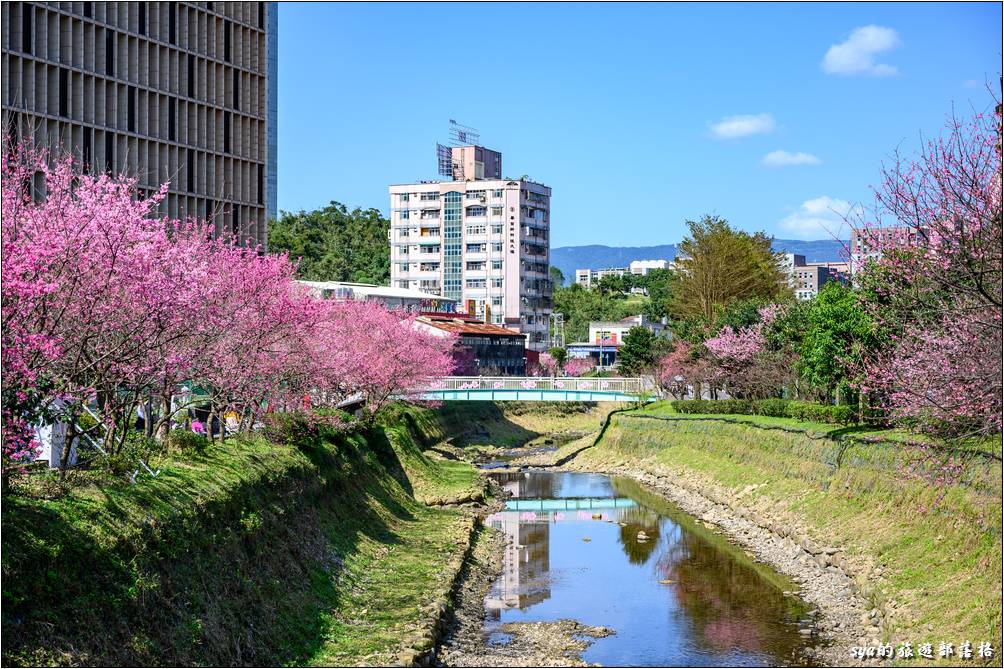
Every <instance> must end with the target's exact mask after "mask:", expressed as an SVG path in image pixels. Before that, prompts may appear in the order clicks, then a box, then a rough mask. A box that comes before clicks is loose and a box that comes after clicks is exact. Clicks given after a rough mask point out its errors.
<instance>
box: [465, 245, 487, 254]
mask: <svg viewBox="0 0 1004 669" xmlns="http://www.w3.org/2000/svg"><path fill="white" fill-rule="evenodd" d="M467 252H468V253H484V252H485V245H484V244H468V245H467Z"/></svg>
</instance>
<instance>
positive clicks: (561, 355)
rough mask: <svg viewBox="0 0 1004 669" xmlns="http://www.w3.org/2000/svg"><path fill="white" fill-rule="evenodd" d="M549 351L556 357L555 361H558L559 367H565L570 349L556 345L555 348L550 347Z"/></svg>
mask: <svg viewBox="0 0 1004 669" xmlns="http://www.w3.org/2000/svg"><path fill="white" fill-rule="evenodd" d="M547 352H548V353H550V354H551V357H552V358H554V361H555V362H556V363H558V367H563V366H564V365H565V360H566V359H568V351H566V350H565V349H563V348H561V347H560V346H555V347H553V348H549V349H548V350H547Z"/></svg>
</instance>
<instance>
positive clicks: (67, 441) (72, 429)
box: [59, 413, 77, 483]
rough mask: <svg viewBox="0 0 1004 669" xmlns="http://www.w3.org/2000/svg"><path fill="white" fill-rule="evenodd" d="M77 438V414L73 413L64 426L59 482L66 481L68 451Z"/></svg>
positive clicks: (68, 462) (60, 452) (68, 460)
mask: <svg viewBox="0 0 1004 669" xmlns="http://www.w3.org/2000/svg"><path fill="white" fill-rule="evenodd" d="M76 438H77V414H76V413H74V414H73V415H71V417H70V419H69V423H68V424H67V426H66V435H65V437H64V438H63V448H62V449H61V450H60V451H59V482H60V483H62V482H63V481H65V480H66V470H67V468H68V467H69V464H70V451H71V450H72V448H73V442H74V440H75V439H76Z"/></svg>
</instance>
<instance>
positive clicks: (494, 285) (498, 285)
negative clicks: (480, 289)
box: [492, 279, 502, 288]
mask: <svg viewBox="0 0 1004 669" xmlns="http://www.w3.org/2000/svg"><path fill="white" fill-rule="evenodd" d="M501 287H502V279H492V288H501Z"/></svg>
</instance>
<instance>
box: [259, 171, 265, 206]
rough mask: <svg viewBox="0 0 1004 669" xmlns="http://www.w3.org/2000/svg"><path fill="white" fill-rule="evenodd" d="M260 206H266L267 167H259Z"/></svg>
mask: <svg viewBox="0 0 1004 669" xmlns="http://www.w3.org/2000/svg"><path fill="white" fill-rule="evenodd" d="M258 204H265V166H264V165H258Z"/></svg>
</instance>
